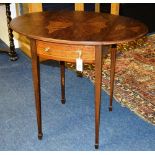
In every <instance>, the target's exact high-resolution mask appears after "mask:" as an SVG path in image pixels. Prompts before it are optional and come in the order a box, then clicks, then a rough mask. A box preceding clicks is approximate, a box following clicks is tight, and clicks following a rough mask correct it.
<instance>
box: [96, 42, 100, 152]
mask: <svg viewBox="0 0 155 155" xmlns="http://www.w3.org/2000/svg"><path fill="white" fill-rule="evenodd" d="M101 83H102V46H101V45H98V46H96V47H95V148H96V149H98V147H99V125H100V105H101V85H102V84H101Z"/></svg>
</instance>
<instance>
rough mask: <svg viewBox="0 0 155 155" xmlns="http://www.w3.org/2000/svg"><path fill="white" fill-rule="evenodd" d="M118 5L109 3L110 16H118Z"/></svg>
mask: <svg viewBox="0 0 155 155" xmlns="http://www.w3.org/2000/svg"><path fill="white" fill-rule="evenodd" d="M119 6H120V4H119V3H111V11H110V12H111V14H113V15H119Z"/></svg>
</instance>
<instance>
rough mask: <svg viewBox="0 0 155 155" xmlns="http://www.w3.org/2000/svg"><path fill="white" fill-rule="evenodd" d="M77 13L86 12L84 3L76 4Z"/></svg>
mask: <svg viewBox="0 0 155 155" xmlns="http://www.w3.org/2000/svg"><path fill="white" fill-rule="evenodd" d="M75 11H84V3H75Z"/></svg>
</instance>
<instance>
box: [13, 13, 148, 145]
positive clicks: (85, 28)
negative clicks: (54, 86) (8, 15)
mask: <svg viewBox="0 0 155 155" xmlns="http://www.w3.org/2000/svg"><path fill="white" fill-rule="evenodd" d="M11 27H12V29H13V30H15V31H16V32H18V33H20V34H23V35H25V36H27V37H28V38H30V40H31V41H30V42H31V54H32V70H33V81H34V90H35V99H36V111H37V122H38V135H40V137H42V129H41V101H40V80H39V62H38V57H39V58H40V57H41V58H42V57H43V58H47V59H52V60H57V61H60V71H61V99H62V100H65V65H64V61H68V62H75V59H76V58H78V57H79V54H78V52H77V51H78V50H81V51H82V56H81V58H82V59H83V61H84V62H88V63H95V148H98V147H99V124H100V104H101V84H102V49H103V51H105V50H107V49H108V48H107V47H106V45H107V46H110V45H112V50H111V60H112V61H111V63H112V65H111V87H112V89H111V94H110V96H111V99H112V95H113V86H114V73H115V54H116V51H115V50H114V49H115V48H114V47H115V46H116V44H117V43H122V42H125V41H131V40H134V39H137V38H139V37H141V36H143V35H144V34H146V33H147V31H148V30H147V27H146V26H145V25H144V24H143V23H141V22H139V21H137V20H134V19H131V18H127V17H121V16H116V15H110V14H103V13H94V12H81V11H78V12H75V11H73V12H69V11H57V12H42V13H32V14H26V15H23V16H21V17H17V18H15V19H14V20H13V21H12V22H11ZM110 106H112V100H111V101H110Z"/></svg>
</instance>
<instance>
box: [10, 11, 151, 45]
mask: <svg viewBox="0 0 155 155" xmlns="http://www.w3.org/2000/svg"><path fill="white" fill-rule="evenodd" d="M34 21H35V22H34ZM11 28H12V29H13V30H15V31H16V32H18V33H21V34H23V35H25V36H27V37H29V38H33V39H37V40H42V41H48V42H55V43H64V44H72V45H73V44H75V45H77V44H81V45H82V44H83V45H111V44H116V43H122V42H126V41H131V40H134V39H137V38H139V37H141V36H143V35H144V34H146V33H147V31H148V29H147V27H146V26H145V25H144V24H143V23H141V22H139V21H137V20H134V19H131V18H127V17H123V16H118V15H111V14H105V13H94V12H83V11H57V12H54V11H51V12H37V13H31V14H25V15H23V16H19V17H17V18H15V19H14V20H13V21H12V22H11Z"/></svg>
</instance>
